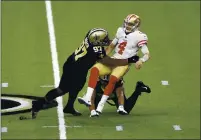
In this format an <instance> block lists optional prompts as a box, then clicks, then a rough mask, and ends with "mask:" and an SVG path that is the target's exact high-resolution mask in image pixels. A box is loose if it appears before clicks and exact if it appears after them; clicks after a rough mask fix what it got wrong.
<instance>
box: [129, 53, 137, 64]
mask: <svg viewBox="0 0 201 140" xmlns="http://www.w3.org/2000/svg"><path fill="white" fill-rule="evenodd" d="M138 60H139V56H137V55H135V56H133V57H130V58H128V63H136V62H137V61H138Z"/></svg>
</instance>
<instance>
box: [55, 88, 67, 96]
mask: <svg viewBox="0 0 201 140" xmlns="http://www.w3.org/2000/svg"><path fill="white" fill-rule="evenodd" d="M56 91H57V94H58V95H59V96H62V95H64V94H65V92H64V91H63V90H62V89H61V88H59V87H58V88H56Z"/></svg>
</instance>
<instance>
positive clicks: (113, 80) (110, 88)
mask: <svg viewBox="0 0 201 140" xmlns="http://www.w3.org/2000/svg"><path fill="white" fill-rule="evenodd" d="M117 81H118V78H117V77H116V76H113V75H110V79H109V83H108V85H107V86H106V87H105V90H104V95H108V96H109V95H110V94H111V93H112V91H113V90H114V87H115V84H116V82H117Z"/></svg>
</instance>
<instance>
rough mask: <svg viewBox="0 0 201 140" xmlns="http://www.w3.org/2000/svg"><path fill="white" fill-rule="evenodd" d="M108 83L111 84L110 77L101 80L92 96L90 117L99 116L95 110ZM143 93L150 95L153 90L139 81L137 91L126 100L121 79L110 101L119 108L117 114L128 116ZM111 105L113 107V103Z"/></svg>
mask: <svg viewBox="0 0 201 140" xmlns="http://www.w3.org/2000/svg"><path fill="white" fill-rule="evenodd" d="M108 82H109V76H108V75H107V76H103V77H100V78H99V81H98V83H97V86H96V88H95V90H94V92H93V95H92V99H91V103H92V104H91V106H90V107H89V110H90V112H91V115H90V117H94V116H99V114H97V113H96V111H95V109H96V107H97V106H98V103H99V101H100V100H101V97H102V95H103V93H104V89H105V87H106V85H107V84H108ZM141 92H146V93H150V92H151V89H150V88H149V86H147V85H145V84H144V83H143V82H141V81H138V82H137V83H136V87H135V91H134V92H133V93H132V95H131V96H130V97H129V98H126V96H125V91H124V85H123V79H120V80H119V81H118V82H117V83H116V85H115V88H114V90H113V92H112V94H110V97H109V98H108V101H109V100H112V101H113V102H114V104H115V106H116V107H117V112H118V113H119V114H121V115H126V114H129V113H130V112H131V110H132V109H133V107H134V106H135V104H136V102H137V99H138V97H139V95H141ZM108 103H109V102H108ZM109 104H110V105H112V104H111V103H109ZM121 108H123V109H121ZM124 109H125V110H124Z"/></svg>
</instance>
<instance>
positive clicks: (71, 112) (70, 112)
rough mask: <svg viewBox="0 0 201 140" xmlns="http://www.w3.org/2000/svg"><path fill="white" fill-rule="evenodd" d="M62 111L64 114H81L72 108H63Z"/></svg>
mask: <svg viewBox="0 0 201 140" xmlns="http://www.w3.org/2000/svg"><path fill="white" fill-rule="evenodd" d="M63 112H64V113H66V114H72V115H73V116H81V115H82V114H81V113H80V112H78V111H77V110H75V109H74V108H71V109H70V108H64V110H63Z"/></svg>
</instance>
